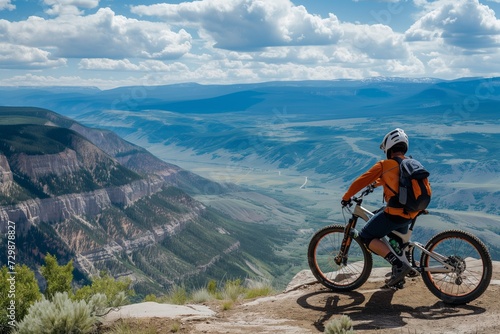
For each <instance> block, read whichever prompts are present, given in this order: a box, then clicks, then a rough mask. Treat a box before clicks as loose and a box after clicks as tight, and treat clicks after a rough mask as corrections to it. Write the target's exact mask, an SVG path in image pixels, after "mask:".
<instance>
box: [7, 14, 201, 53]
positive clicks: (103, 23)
mask: <svg viewBox="0 0 500 334" xmlns="http://www.w3.org/2000/svg"><path fill="white" fill-rule="evenodd" d="M35 32H36V33H35ZM0 37H2V38H3V40H4V41H7V42H9V43H12V44H15V45H24V46H27V47H37V48H40V49H45V50H47V51H48V52H50V53H51V54H52V55H53V56H54V57H65V58H111V59H123V58H127V57H131V58H146V59H175V58H179V57H181V56H182V55H184V54H185V53H187V52H189V50H190V48H191V35H190V34H188V33H187V32H186V31H185V30H183V29H180V30H179V31H178V32H175V31H172V30H170V28H169V27H168V25H167V24H165V23H157V22H150V21H139V20H136V19H130V18H127V17H124V16H121V15H115V13H114V12H113V11H112V10H111V9H109V8H103V9H99V10H98V11H97V13H95V14H92V15H87V16H74V15H70V16H60V17H57V18H55V19H51V20H46V19H43V18H41V17H36V16H31V17H29V18H28V19H27V20H26V21H21V22H8V21H0Z"/></svg>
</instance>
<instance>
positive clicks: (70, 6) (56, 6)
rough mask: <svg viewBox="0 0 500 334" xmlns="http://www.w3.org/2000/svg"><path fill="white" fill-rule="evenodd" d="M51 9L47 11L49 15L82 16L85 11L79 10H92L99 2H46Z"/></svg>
mask: <svg viewBox="0 0 500 334" xmlns="http://www.w3.org/2000/svg"><path fill="white" fill-rule="evenodd" d="M43 2H44V3H45V4H46V5H48V6H50V9H48V10H46V13H47V14H49V15H81V14H83V11H81V10H80V9H79V8H85V9H91V8H95V7H97V6H98V5H99V0H44V1H43Z"/></svg>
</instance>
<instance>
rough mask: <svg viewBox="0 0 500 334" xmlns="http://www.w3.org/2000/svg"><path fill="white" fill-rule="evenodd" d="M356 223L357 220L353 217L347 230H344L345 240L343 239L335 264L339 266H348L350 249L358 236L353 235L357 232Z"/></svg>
mask: <svg viewBox="0 0 500 334" xmlns="http://www.w3.org/2000/svg"><path fill="white" fill-rule="evenodd" d="M356 221H357V218H355V217H352V218H350V219H349V222H348V223H347V225H346V227H345V229H344V239H342V244H341V246H340V251H339V253H338V254H337V256H335V259H334V260H335V263H336V264H337V265H339V266H340V265H341V264H343V265H346V264H347V254H348V253H349V247H350V246H351V242H352V239H353V238H355V237H356V236H355V235H353V232H355V231H356V230H355V227H356Z"/></svg>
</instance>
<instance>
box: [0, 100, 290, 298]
mask: <svg viewBox="0 0 500 334" xmlns="http://www.w3.org/2000/svg"><path fill="white" fill-rule="evenodd" d="M0 130H1V133H2V135H1V136H0V152H1V154H0V170H1V172H2V174H1V175H2V178H1V180H0V181H1V182H0V189H1V190H2V191H1V196H0V205H1V206H0V223H1V225H0V226H2V233H6V226H7V223H8V222H9V221H10V222H14V223H15V227H16V240H15V245H16V252H17V253H16V261H17V263H21V264H28V265H30V266H32V267H34V268H36V267H37V266H38V265H40V264H41V263H43V257H44V256H45V254H47V253H51V254H55V255H56V256H57V257H58V259H59V260H60V261H61V262H67V261H69V260H70V259H72V260H73V261H74V264H75V267H76V269H77V274H76V277H78V278H79V279H80V280H81V281H82V283H83V282H85V280H88V278H89V277H91V275H95V274H97V273H98V272H99V271H102V270H104V271H108V272H110V273H111V274H112V275H113V276H115V277H120V276H127V277H131V278H132V279H133V280H134V282H135V283H134V288H135V290H136V291H137V292H138V294H139V295H141V296H144V295H145V294H148V293H164V292H165V291H167V290H168V289H170V288H172V286H174V285H180V284H183V285H184V284H185V285H186V286H189V287H191V288H194V287H200V286H204V285H205V284H206V283H207V282H208V280H210V279H215V280H217V281H221V280H223V279H233V278H241V277H243V278H250V277H258V278H262V279H270V278H272V277H273V276H275V275H276V273H280V272H281V273H283V272H285V271H286V270H287V266H290V264H287V263H286V262H287V261H285V258H284V257H283V256H279V255H277V254H275V253H274V251H273V249H274V247H277V246H279V245H280V244H283V243H284V240H286V239H287V238H289V237H290V233H289V232H287V231H286V230H285V229H283V230H282V231H280V229H279V228H278V227H276V226H267V225H262V224H260V225H258V224H254V225H252V226H250V225H247V224H244V223H241V222H240V221H237V220H235V219H232V218H230V217H229V216H227V215H224V214H222V213H221V212H219V211H217V210H214V209H212V208H210V207H209V206H207V205H205V204H203V203H201V202H199V201H197V200H195V199H194V198H193V197H192V196H191V195H189V194H188V193H191V194H197V193H205V192H206V189H210V192H211V193H213V192H214V191H216V192H217V193H224V192H230V191H236V190H237V191H240V192H243V190H242V189H241V188H239V187H236V186H234V185H233V186H232V185H224V184H218V183H215V182H213V181H210V180H208V179H205V178H203V177H200V176H198V175H196V174H193V173H191V172H188V171H186V170H183V169H182V168H180V167H178V166H175V165H172V164H169V163H166V162H164V161H162V160H160V159H158V158H156V157H154V156H153V155H152V154H150V153H149V152H147V151H146V150H144V149H142V148H140V147H138V146H136V145H133V144H131V143H129V142H126V141H125V140H123V139H121V138H119V137H118V136H117V135H115V134H114V133H112V132H110V131H106V130H98V129H93V128H88V127H85V126H82V125H81V124H79V123H78V122H75V121H73V120H71V119H69V118H66V117H63V116H61V115H58V114H56V113H54V112H51V111H49V110H45V109H40V108H23V107H1V108H0ZM278 236H280V237H278ZM0 248H2V249H3V250H4V251H5V252H4V254H6V248H7V244H6V242H5V240H2V242H1V243H0ZM2 264H6V263H2ZM271 273H272V274H271Z"/></svg>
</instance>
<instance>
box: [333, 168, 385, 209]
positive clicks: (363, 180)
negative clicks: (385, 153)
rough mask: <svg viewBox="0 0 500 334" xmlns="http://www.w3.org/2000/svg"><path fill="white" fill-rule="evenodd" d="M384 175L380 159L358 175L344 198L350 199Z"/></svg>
mask: <svg viewBox="0 0 500 334" xmlns="http://www.w3.org/2000/svg"><path fill="white" fill-rule="evenodd" d="M381 175H382V163H381V162H380V161H379V162H377V163H376V164H375V165H373V166H372V167H371V168H370V169H369V170H367V171H366V172H365V173H364V174H362V175H361V176H360V177H358V178H357V179H356V180H354V182H353V183H352V184H351V186H350V187H349V189H347V192H346V193H345V194H344V196H342V200H345V201H348V200H349V199H350V198H351V197H352V196H354V195H356V194H357V193H358V192H359V191H360V190H362V189H363V188H364V187H366V186H368V185H370V184H372V183H374V182H376V181H377V180H378V179H379V178H380V176H381Z"/></svg>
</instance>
